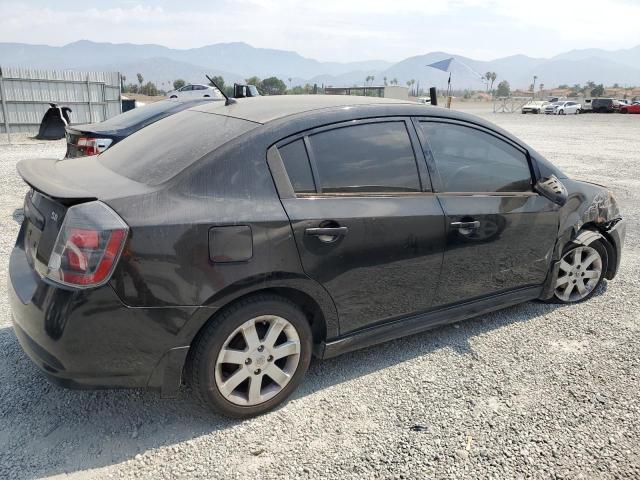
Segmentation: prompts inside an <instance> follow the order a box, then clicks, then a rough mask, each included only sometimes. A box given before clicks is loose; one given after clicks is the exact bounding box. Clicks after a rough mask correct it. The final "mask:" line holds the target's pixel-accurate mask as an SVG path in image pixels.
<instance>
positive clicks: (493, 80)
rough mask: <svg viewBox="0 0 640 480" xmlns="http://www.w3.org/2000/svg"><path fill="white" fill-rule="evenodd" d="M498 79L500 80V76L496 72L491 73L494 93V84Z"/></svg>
mask: <svg viewBox="0 0 640 480" xmlns="http://www.w3.org/2000/svg"><path fill="white" fill-rule="evenodd" d="M496 78H498V74H497V73H496V72H491V79H490V80H491V91H492V92H493V82H495V81H496Z"/></svg>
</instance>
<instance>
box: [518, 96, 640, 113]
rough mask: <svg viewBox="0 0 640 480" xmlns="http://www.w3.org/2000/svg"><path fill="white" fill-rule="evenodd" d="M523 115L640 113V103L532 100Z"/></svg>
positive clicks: (524, 108) (604, 100)
mask: <svg viewBox="0 0 640 480" xmlns="http://www.w3.org/2000/svg"><path fill="white" fill-rule="evenodd" d="M521 111H522V113H523V114H527V113H534V114H537V113H545V114H549V115H568V114H578V113H587V112H593V113H614V112H619V113H640V102H633V103H632V102H629V101H627V100H616V99H615V98H592V99H591V98H588V99H585V100H584V102H583V103H578V102H576V101H572V100H559V99H553V101H546V100H532V101H530V102H527V103H526V104H525V105H523V106H522V109H521Z"/></svg>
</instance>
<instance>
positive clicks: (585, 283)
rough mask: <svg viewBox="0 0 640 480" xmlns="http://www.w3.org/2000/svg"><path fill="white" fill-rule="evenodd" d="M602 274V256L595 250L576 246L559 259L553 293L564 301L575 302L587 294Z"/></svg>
mask: <svg viewBox="0 0 640 480" xmlns="http://www.w3.org/2000/svg"><path fill="white" fill-rule="evenodd" d="M601 276H602V257H600V254H599V253H598V251H597V250H595V249H593V248H591V247H588V246H586V247H585V246H583V247H577V248H574V249H573V250H570V251H568V252H567V253H565V254H564V256H563V257H562V260H560V271H559V272H558V280H557V281H556V290H555V295H556V297H558V298H559V299H560V300H562V301H564V302H577V301H579V300H582V299H583V298H585V297H586V296H588V295H589V294H590V293H591V292H592V291H593V289H594V288H595V287H596V285H598V282H599V281H600V277H601Z"/></svg>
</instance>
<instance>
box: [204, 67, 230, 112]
mask: <svg viewBox="0 0 640 480" xmlns="http://www.w3.org/2000/svg"><path fill="white" fill-rule="evenodd" d="M204 76H205V77H207V79H208V80H209V82H211V85H213V86H214V87H216V88H217V89H218V91H219V92H220V93H221V94H222V96H223V97H224V100H225V102H224V104H225V105H231V104H232V103H238V102H237V101H236V99H235V98H229V97H227V95H226V94H225V93H224V90H223V89H221V88H220V87H219V86H218V84H217V83H216V82H214V81H213V79H212V78H211V77H210V76H209V75H207V74H206V73H205V75H204Z"/></svg>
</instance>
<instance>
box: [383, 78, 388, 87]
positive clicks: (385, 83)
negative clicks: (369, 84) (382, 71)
mask: <svg viewBox="0 0 640 480" xmlns="http://www.w3.org/2000/svg"><path fill="white" fill-rule="evenodd" d="M382 79H383V80H384V86H385V87H386V86H387V77H382Z"/></svg>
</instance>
